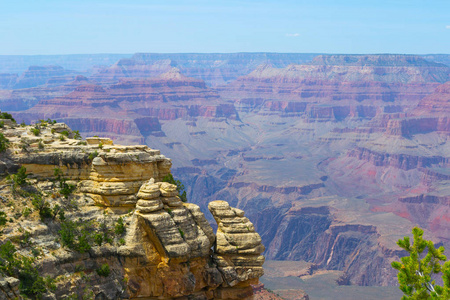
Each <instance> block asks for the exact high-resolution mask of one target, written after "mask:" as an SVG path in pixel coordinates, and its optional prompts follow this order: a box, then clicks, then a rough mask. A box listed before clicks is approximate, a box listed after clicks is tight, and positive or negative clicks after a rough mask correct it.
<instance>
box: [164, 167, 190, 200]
mask: <svg viewBox="0 0 450 300" xmlns="http://www.w3.org/2000/svg"><path fill="white" fill-rule="evenodd" d="M162 181H163V182H168V183H171V184H175V185H176V186H177V190H178V193H179V197H180V199H181V201H183V202H187V195H186V191H185V188H184V185H183V184H182V183H181V181H179V180H175V179H174V178H173V175H172V174H170V173H169V175H167V176H164V178H163V179H162Z"/></svg>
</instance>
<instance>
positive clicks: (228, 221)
mask: <svg viewBox="0 0 450 300" xmlns="http://www.w3.org/2000/svg"><path fill="white" fill-rule="evenodd" d="M37 128H39V129H40V132H39V134H38V135H37V136H34V134H33V135H32V134H31V133H30V132H31V131H30V130H31V129H32V127H30V126H27V127H19V126H16V125H14V124H11V125H5V128H4V129H3V130H2V131H3V132H5V133H6V134H7V136H8V139H9V140H10V147H9V149H8V150H7V151H6V152H5V153H3V154H0V161H1V163H2V164H3V165H4V166H5V167H4V168H3V169H2V172H3V175H6V174H7V173H10V174H13V173H15V171H16V170H17V169H18V167H19V166H20V165H22V166H24V167H25V168H26V169H27V173H28V183H27V184H26V185H24V186H16V187H15V191H13V190H12V189H11V185H6V184H4V185H3V187H2V190H1V193H2V194H1V199H2V200H3V202H0V206H2V207H1V208H0V209H3V210H4V211H5V213H6V215H7V216H8V218H10V217H12V216H13V215H14V218H15V219H17V220H18V221H14V220H13V219H12V218H11V220H13V221H12V223H8V224H7V225H5V226H4V228H3V229H2V230H3V235H2V237H1V238H0V245H2V244H4V243H5V242H6V241H8V240H11V241H14V244H15V245H16V246H15V247H17V249H18V253H20V255H24V256H30V257H31V256H32V253H33V251H38V254H36V253H35V254H33V255H35V257H36V258H35V261H34V264H35V266H36V269H37V270H38V271H39V274H40V276H50V278H54V280H55V281H54V282H55V286H56V290H55V291H47V292H46V297H47V296H48V297H50V298H53V299H61V298H63V297H66V296H67V295H78V296H79V295H84V296H89V295H92V297H95V298H96V299H175V298H176V299H178V298H181V299H188V298H189V299H252V295H253V290H252V288H251V286H250V284H255V283H258V278H259V277H260V276H262V275H263V270H262V264H263V263H264V257H263V256H261V255H260V254H261V253H262V251H264V247H263V246H262V244H261V238H260V237H259V235H258V234H257V233H256V232H255V230H254V226H253V224H252V223H251V222H250V221H249V220H248V219H247V218H246V217H244V212H243V211H241V210H238V209H235V208H231V207H230V206H229V205H228V203H226V202H224V201H215V202H212V203H211V205H210V209H211V212H212V213H213V215H214V218H215V219H216V221H217V222H218V225H219V229H218V232H217V237H216V235H215V234H214V232H213V229H212V227H211V226H210V224H209V223H208V221H207V220H206V218H205V215H204V214H203V213H202V212H201V211H200V208H199V207H198V206H197V205H195V204H192V203H183V202H182V201H181V200H180V198H179V197H178V191H177V186H175V185H173V184H170V183H167V182H161V180H162V178H163V177H164V176H166V175H167V174H169V172H170V166H171V162H170V159H167V158H165V157H164V156H163V155H160V153H159V151H157V150H152V149H150V148H148V147H147V146H129V147H125V146H119V145H112V144H108V143H107V142H105V143H104V142H103V141H102V144H103V145H104V146H102V147H99V146H98V144H96V141H97V140H96V141H95V143H94V144H95V145H94V144H93V145H88V144H86V143H84V142H83V141H78V140H74V139H72V138H71V137H72V136H73V135H74V133H73V132H72V131H71V130H70V128H68V127H67V126H66V125H65V124H45V126H43V124H40V125H39V126H38V127H37ZM52 129H53V130H52ZM56 130H58V132H63V131H67V132H68V136H66V135H64V137H63V138H61V137H60V136H61V133H57V131H56ZM6 134H5V135H6ZM44 139H45V143H41V142H42V141H43V140H44ZM99 140H102V139H101V138H99ZM93 153H95V154H96V155H92V154H93ZM55 168H59V169H61V170H62V173H63V174H62V176H63V177H64V178H65V180H67V182H68V183H70V184H74V185H75V186H76V189H75V191H74V192H73V193H72V194H70V195H68V196H67V198H66V197H63V196H62V195H61V194H60V191H59V188H60V187H58V183H55V174H54V170H55ZM2 180H3V183H7V182H6V179H2ZM31 195H40V197H42V199H43V201H45V203H47V204H48V206H49V207H50V208H51V209H52V210H55V209H56V207H57V205H58V206H59V207H61V209H62V210H63V211H64V216H63V217H61V215H58V214H56V213H55V215H54V217H52V218H46V217H45V218H40V217H39V214H38V212H37V211H35V210H31V212H32V213H31V214H29V215H27V216H26V217H25V216H24V215H23V214H22V213H21V214H20V216H19V215H18V214H17V212H18V211H20V212H24V211H25V207H28V208H30V207H33V205H32V204H31V199H32V196H31ZM5 201H6V202H5ZM3 203H9V204H7V205H6V204H3ZM67 222H72V223H67ZM120 222H122V224H123V228H124V232H122V231H120V230H118V226H119V224H120ZM63 223H64V224H66V225H65V226H67V224H75V225H74V226H76V228H85V229H83V230H85V232H84V233H83V231H76V232H75V235H76V236H77V237H76V238H75V240H77V239H79V236H78V235H83V234H84V235H86V239H87V243H88V244H89V247H88V249H87V250H85V251H81V250H76V249H75V248H71V249H69V247H68V246H67V245H65V244H64V243H63V240H62V237H61V236H60V232H61V231H62V228H63ZM77 226H78V227H77ZM119 227H120V226H119ZM76 230H78V229H76ZM24 232H25V233H27V234H28V237H25V239H28V241H26V242H24ZM94 237H95V242H94ZM98 238H100V240H98ZM213 245H215V247H214V250H212V247H213ZM33 249H34V250H33ZM105 264H107V265H108V266H109V268H110V273H109V274H108V275H107V276H101V275H100V274H97V272H96V270H98V269H99V268H100V267H101V266H103V265H105ZM80 270H81V271H80ZM18 293H19V290H18V280H17V279H15V278H13V277H8V278H3V279H1V280H0V298H1V299H14V298H15V297H17V296H18V295H19V294H18ZM89 293H91V294H89ZM50 298H49V299H50Z"/></svg>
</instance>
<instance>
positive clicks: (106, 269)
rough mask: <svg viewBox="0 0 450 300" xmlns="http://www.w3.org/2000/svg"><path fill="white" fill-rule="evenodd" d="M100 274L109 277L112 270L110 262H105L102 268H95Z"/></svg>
mask: <svg viewBox="0 0 450 300" xmlns="http://www.w3.org/2000/svg"><path fill="white" fill-rule="evenodd" d="M95 271H96V272H97V274H98V275H99V276H103V277H108V276H109V273H110V272H111V271H110V269H109V265H108V264H103V265H102V266H101V267H100V268H98V269H97V270H95Z"/></svg>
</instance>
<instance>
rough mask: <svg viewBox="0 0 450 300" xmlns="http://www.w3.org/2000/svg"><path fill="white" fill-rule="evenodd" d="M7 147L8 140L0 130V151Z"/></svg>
mask: <svg viewBox="0 0 450 300" xmlns="http://www.w3.org/2000/svg"><path fill="white" fill-rule="evenodd" d="M8 147H9V140H8V139H7V138H6V137H5V136H4V135H3V133H1V132H0V152H5V151H6V149H8Z"/></svg>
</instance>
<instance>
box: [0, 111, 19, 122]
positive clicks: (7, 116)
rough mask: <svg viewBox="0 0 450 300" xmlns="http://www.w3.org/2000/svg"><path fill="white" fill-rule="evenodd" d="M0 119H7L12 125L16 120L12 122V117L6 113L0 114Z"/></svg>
mask: <svg viewBox="0 0 450 300" xmlns="http://www.w3.org/2000/svg"><path fill="white" fill-rule="evenodd" d="M0 119H8V120H11V121H13V122H14V123H15V122H16V120H14V118H13V116H12V115H11V114H9V113H7V112H2V113H1V114H0Z"/></svg>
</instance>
